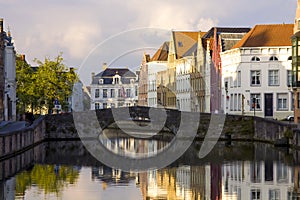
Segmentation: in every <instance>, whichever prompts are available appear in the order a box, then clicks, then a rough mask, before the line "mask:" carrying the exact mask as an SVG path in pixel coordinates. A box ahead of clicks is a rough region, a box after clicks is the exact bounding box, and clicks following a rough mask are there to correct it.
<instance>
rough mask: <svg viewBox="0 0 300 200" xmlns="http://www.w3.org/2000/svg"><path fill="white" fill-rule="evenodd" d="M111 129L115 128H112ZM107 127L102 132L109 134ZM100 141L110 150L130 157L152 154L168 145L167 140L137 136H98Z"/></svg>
mask: <svg viewBox="0 0 300 200" xmlns="http://www.w3.org/2000/svg"><path fill="white" fill-rule="evenodd" d="M112 130H113V131H114V130H115V129H112ZM109 131H110V130H109V129H106V130H104V133H107V134H109ZM100 141H101V143H102V144H103V145H104V146H105V147H106V148H107V149H108V150H110V151H112V152H114V153H116V154H118V155H122V156H126V157H132V158H138V157H149V156H154V155H156V154H157V153H158V152H160V151H162V150H163V149H164V147H166V146H167V145H168V142H166V141H161V140H147V139H137V138H129V137H127V138H126V137H124V138H121V137H120V138H118V137H116V138H110V139H108V138H105V137H103V138H102V137H100Z"/></svg>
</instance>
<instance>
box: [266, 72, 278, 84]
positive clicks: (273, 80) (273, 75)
mask: <svg viewBox="0 0 300 200" xmlns="http://www.w3.org/2000/svg"><path fill="white" fill-rule="evenodd" d="M268 83H269V86H279V70H278V69H271V70H269V71H268Z"/></svg>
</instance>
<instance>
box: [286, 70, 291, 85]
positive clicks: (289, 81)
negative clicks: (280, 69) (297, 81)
mask: <svg viewBox="0 0 300 200" xmlns="http://www.w3.org/2000/svg"><path fill="white" fill-rule="evenodd" d="M287 86H288V87H291V86H292V70H287Z"/></svg>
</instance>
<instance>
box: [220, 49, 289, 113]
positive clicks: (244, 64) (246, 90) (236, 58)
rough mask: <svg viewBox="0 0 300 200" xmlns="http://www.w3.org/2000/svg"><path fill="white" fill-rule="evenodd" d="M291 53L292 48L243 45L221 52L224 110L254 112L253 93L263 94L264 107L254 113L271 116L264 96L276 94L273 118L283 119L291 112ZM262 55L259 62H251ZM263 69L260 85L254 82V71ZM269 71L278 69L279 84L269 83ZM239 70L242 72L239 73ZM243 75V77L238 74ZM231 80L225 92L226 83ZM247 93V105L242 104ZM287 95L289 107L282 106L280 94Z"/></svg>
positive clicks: (273, 101) (261, 103)
mask: <svg viewBox="0 0 300 200" xmlns="http://www.w3.org/2000/svg"><path fill="white" fill-rule="evenodd" d="M291 55H292V53H291V47H272V48H269V47H261V48H242V49H233V50H230V51H226V52H223V53H221V59H222V102H223V103H222V106H223V108H224V112H225V113H230V114H242V110H243V108H244V114H246V115H254V109H252V107H251V106H252V105H251V103H252V99H251V94H260V97H261V102H260V107H261V109H255V115H256V116H260V117H268V116H266V112H265V106H266V104H265V95H266V94H272V95H273V100H272V103H273V107H272V110H273V116H271V118H274V119H283V118H285V117H286V116H287V115H291V114H292V113H293V111H292V107H293V105H292V93H291V88H290V87H288V85H287V70H291V60H288V58H289V57H290V56H291ZM254 56H256V57H258V58H260V61H251V59H252V57H254ZM271 56H276V57H277V58H278V61H270V60H269V59H270V57H271ZM253 70H258V71H260V85H257V86H253V85H251V71H253ZM270 70H278V71H279V77H278V78H279V79H278V80H279V83H278V85H274V86H270V85H269V73H270ZM239 73H240V74H239ZM239 75H240V76H239ZM226 81H227V82H228V90H227V93H226V90H225V82H226ZM242 96H244V106H243V104H242ZM282 96H286V98H287V99H286V103H287V107H286V109H279V107H278V106H279V100H278V97H282Z"/></svg>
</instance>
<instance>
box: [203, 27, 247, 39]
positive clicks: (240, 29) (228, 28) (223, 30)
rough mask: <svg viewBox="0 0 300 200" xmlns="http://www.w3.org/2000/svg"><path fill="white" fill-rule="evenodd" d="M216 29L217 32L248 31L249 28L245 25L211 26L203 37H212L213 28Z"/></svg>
mask: <svg viewBox="0 0 300 200" xmlns="http://www.w3.org/2000/svg"><path fill="white" fill-rule="evenodd" d="M215 28H216V29H217V33H248V32H249V31H250V30H251V28H245V27H212V28H211V29H210V30H209V31H208V32H207V33H206V34H205V35H204V36H203V38H211V37H214V29H215Z"/></svg>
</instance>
